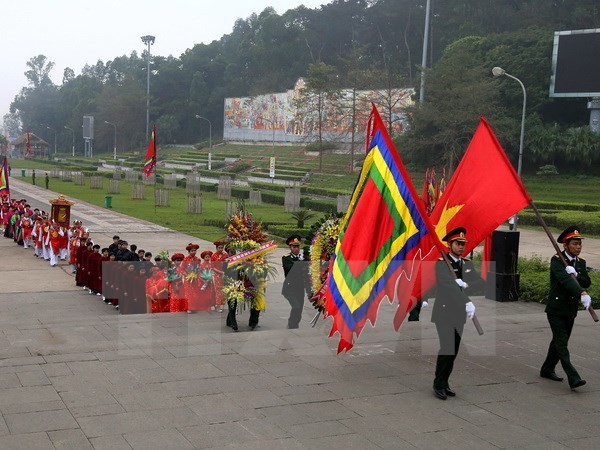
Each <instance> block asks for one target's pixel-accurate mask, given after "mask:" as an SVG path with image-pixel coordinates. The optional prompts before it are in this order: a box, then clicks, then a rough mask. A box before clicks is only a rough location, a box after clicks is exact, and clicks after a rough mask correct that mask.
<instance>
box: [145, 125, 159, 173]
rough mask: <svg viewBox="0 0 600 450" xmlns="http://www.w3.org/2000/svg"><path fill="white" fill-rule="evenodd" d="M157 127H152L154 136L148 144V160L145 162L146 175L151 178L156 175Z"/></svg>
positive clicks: (152, 135)
mask: <svg viewBox="0 0 600 450" xmlns="http://www.w3.org/2000/svg"><path fill="white" fill-rule="evenodd" d="M157 148H158V147H157V143H156V125H152V134H151V136H150V142H148V150H146V159H145V162H144V175H145V176H147V177H149V176H150V175H152V174H153V173H154V168H155V167H156V153H157Z"/></svg>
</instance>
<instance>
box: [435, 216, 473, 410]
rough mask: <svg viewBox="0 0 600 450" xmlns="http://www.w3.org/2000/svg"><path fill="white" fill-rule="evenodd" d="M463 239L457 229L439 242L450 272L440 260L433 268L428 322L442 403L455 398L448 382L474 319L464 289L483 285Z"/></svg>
mask: <svg viewBox="0 0 600 450" xmlns="http://www.w3.org/2000/svg"><path fill="white" fill-rule="evenodd" d="M466 235H467V230H466V229H465V228H463V227H459V228H455V229H453V230H452V231H450V232H449V233H448V234H447V235H446V236H444V237H443V238H442V241H445V242H447V243H448V250H449V252H448V253H447V254H446V255H445V258H447V260H448V261H449V262H450V265H451V266H452V271H451V270H450V268H449V267H448V264H447V262H446V261H445V260H444V258H440V259H439V260H438V261H437V263H436V266H435V276H436V287H437V294H436V297H435V303H434V305H433V311H432V313H431V321H432V322H433V323H435V327H436V330H437V333H438V338H439V341H440V351H439V353H438V357H437V362H436V366H435V379H434V381H433V393H434V395H435V396H436V397H437V398H439V399H441V400H446V399H447V398H448V397H454V396H455V395H456V393H455V392H454V391H453V390H452V389H451V388H450V385H449V383H448V379H449V378H450V374H451V373H452V369H453V368H454V360H455V359H456V355H457V354H458V350H459V348H460V340H461V337H462V333H463V328H464V326H465V322H466V319H467V318H469V319H472V318H473V316H474V315H475V305H473V303H472V302H471V299H469V296H468V295H467V294H466V293H465V289H467V288H468V287H477V286H481V285H483V280H482V279H481V278H480V277H479V275H478V274H477V272H475V268H474V267H473V263H472V262H471V260H470V259H468V258H463V257H462V254H463V252H464V250H465V244H466V242H467V238H466Z"/></svg>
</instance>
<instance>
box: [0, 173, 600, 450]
mask: <svg viewBox="0 0 600 450" xmlns="http://www.w3.org/2000/svg"><path fill="white" fill-rule="evenodd" d="M18 184H19V183H17V182H15V183H13V185H14V186H15V187H16V189H19V188H20V187H19V186H18ZM21 184H24V183H21ZM25 187H27V185H26V186H25ZM29 194H32V198H34V196H37V197H35V198H37V199H38V200H37V201H39V202H40V204H41V203H42V202H45V201H47V200H48V199H49V198H53V197H55V196H56V194H55V193H52V192H49V191H46V190H45V189H40V188H34V189H31V190H30V191H27V194H25V192H24V196H28V197H29ZM80 206H81V207H82V208H83V205H80ZM86 208H87V207H86ZM86 208H83V209H82V210H81V211H82V212H81V214H83V215H86V217H87V220H89V221H90V224H91V227H92V228H95V229H96V231H95V233H94V231H93V233H94V234H95V235H96V236H98V240H99V241H100V242H106V243H108V242H109V241H110V237H111V236H112V234H113V231H117V230H114V229H113V228H112V226H113V225H111V228H102V227H104V226H106V224H107V223H112V221H113V219H119V218H120V216H119V215H118V214H115V213H113V212H112V211H109V210H104V209H102V208H100V209H98V208H95V207H90V208H89V209H86ZM98 211H100V213H98ZM78 213H79V212H78ZM93 221H96V222H93ZM102 222H105V223H102ZM123 223H124V227H125V228H123V229H122V230H123V231H124V232H121V231H120V230H119V233H120V234H122V235H123V234H125V235H126V238H128V239H129V241H130V242H134V239H132V238H129V237H128V234H129V233H131V235H132V236H135V240H136V241H137V242H138V243H141V244H142V245H145V246H148V248H149V249H150V250H154V249H155V248H165V249H169V250H170V251H174V250H176V249H181V248H182V247H183V246H185V244H187V243H188V242H190V240H192V239H193V238H192V237H191V236H188V235H185V234H182V233H175V232H172V231H168V230H162V229H153V228H152V226H150V225H147V224H145V223H143V222H141V221H136V220H135V219H128V220H127V221H124V222H123ZM96 225H97V227H96ZM99 230H106V231H102V232H100V231H99ZM196 241H199V240H196ZM201 243H202V245H204V244H205V243H206V245H209V244H210V243H207V242H205V241H201ZM150 245H151V246H150ZM548 247H549V246H548V243H547V241H546V238H545V237H544V236H542V235H541V234H540V233H536V232H533V231H531V232H530V231H529V230H525V231H523V232H522V239H521V249H520V252H521V254H533V253H537V252H538V251H539V250H540V249H541V250H542V251H544V252H546V251H547V249H548ZM207 248H208V247H207ZM281 253H283V250H279V254H275V255H274V261H275V262H276V263H278V258H279V256H280V255H281ZM552 253H553V251H550V252H549V253H548V254H547V255H546V254H543V256H544V257H548V256H550V255H551V254H552ZM584 253H585V254H586V256H588V255H589V257H588V261H590V262H591V261H595V258H598V262H600V240H596V239H586V241H585V242H584ZM0 254H2V256H3V258H2V260H1V261H2V262H1V263H0V264H1V272H0V274H1V275H0V276H1V277H2V286H3V290H2V292H0V308H1V310H2V312H3V314H2V316H1V317H0V344H2V345H0V413H1V414H2V420H1V421H0V448H2V449H4V448H19V449H21V448H27V449H30V448H32V449H34V448H95V449H101V448H110V449H118V448H127V449H131V448H140V449H148V448H161V449H162V448H239V447H240V446H243V447H244V448H245V449H253V448H256V449H261V450H262V449H270V448H273V449H280V448H319V449H321V448H332V449H333V448H335V449H339V448H344V447H347V448H361V449H366V448H369V449H370V448H386V449H387V448H444V449H450V448H457V449H459V448H460V449H462V448H467V447H473V448H482V449H485V448H532V449H533V448H544V449H560V448H598V446H600V428H598V426H597V424H598V423H599V421H600V406H598V405H599V400H600V388H599V386H600V358H599V357H598V345H599V344H598V343H599V342H600V341H599V340H598V338H597V334H598V333H599V332H600V330H598V326H599V324H595V323H593V322H592V321H591V319H590V317H589V315H587V314H585V313H581V314H579V316H578V317H577V320H576V325H575V328H574V331H573V335H572V338H571V341H572V345H571V352H572V359H573V362H574V363H575V365H576V366H577V368H578V369H579V370H580V371H581V373H582V375H583V376H584V377H585V378H586V379H587V381H588V384H587V385H586V386H585V387H583V388H581V389H579V391H578V392H572V391H570V390H569V389H568V387H567V385H566V383H555V382H554V383H553V382H551V381H548V380H544V379H541V378H539V365H540V364H541V362H542V361H543V359H544V356H545V352H546V349H547V345H548V342H549V340H550V330H549V328H548V325H547V322H546V318H545V315H544V313H543V306H542V305H539V304H527V303H496V302H493V301H490V300H485V299H483V298H475V299H474V301H475V303H476V304H477V307H478V316H479V318H480V321H481V322H482V324H483V326H484V329H485V331H486V333H485V334H484V335H483V336H478V335H477V334H476V332H475V330H474V329H473V327H472V326H471V325H470V324H468V325H467V327H466V328H465V337H464V346H463V347H462V349H461V354H460V355H459V357H458V359H457V362H456V366H455V370H454V373H453V375H452V378H451V383H452V386H453V387H454V388H455V389H456V390H457V392H458V396H457V397H456V398H453V399H449V400H448V401H446V402H442V401H440V400H438V399H436V398H434V397H433V395H432V392H431V383H432V379H433V371H434V367H435V354H436V352H437V337H436V333H435V327H434V326H433V324H431V323H430V321H429V318H430V314H431V308H429V309H427V310H424V311H423V313H422V321H421V322H414V323H405V324H403V326H402V327H401V328H400V330H399V332H394V331H393V329H392V325H391V324H392V317H393V312H394V306H393V305H388V304H385V303H384V304H382V305H381V307H380V317H379V320H378V323H377V326H376V327H374V328H372V327H367V328H366V329H365V331H364V333H363V335H362V336H361V338H360V340H359V342H358V343H357V345H356V347H355V348H354V349H353V350H352V351H351V352H350V353H348V354H341V355H337V354H336V347H337V341H336V340H335V339H330V338H328V337H327V336H328V333H329V329H330V326H331V323H330V321H322V320H320V321H319V322H318V324H317V326H316V327H315V328H311V327H310V326H309V324H308V322H309V320H310V319H311V318H312V317H313V315H314V310H313V309H312V308H311V307H309V306H306V307H305V309H304V316H303V321H302V324H301V327H300V328H299V329H298V330H287V329H286V328H285V326H286V321H287V316H288V314H289V305H288V303H287V301H286V300H285V299H283V298H282V297H281V295H280V294H279V292H280V290H281V274H280V275H279V278H278V279H277V280H276V281H275V282H273V283H271V284H269V287H268V289H267V302H268V310H267V311H266V313H264V314H261V319H260V325H261V328H260V329H257V330H255V331H249V330H248V329H247V328H246V327H245V325H246V320H247V314H245V315H242V317H241V318H240V321H239V322H240V324H241V325H242V326H241V327H240V332H238V333H234V332H232V331H231V330H230V329H229V328H227V327H225V324H224V321H225V314H219V313H216V312H199V313H196V314H182V313H176V314H157V315H154V316H152V315H136V316H120V315H118V313H117V311H115V309H114V308H111V307H109V306H107V305H105V304H104V303H103V302H102V301H101V300H100V299H98V298H97V297H96V296H90V295H89V294H86V293H85V292H83V290H81V289H78V288H76V287H75V286H74V280H73V275H72V274H71V273H70V271H69V270H68V267H67V266H66V263H64V262H61V264H60V265H59V267H57V268H51V267H50V266H49V265H48V264H47V263H46V262H44V261H41V260H39V259H36V258H34V257H33V256H32V254H31V251H28V250H24V249H22V248H21V247H17V246H15V245H14V244H13V242H12V241H10V240H7V239H4V238H0ZM593 264H596V265H598V266H599V267H600V264H598V263H597V262H594V263H593ZM593 264H590V265H593ZM558 371H559V372H562V371H561V370H560V368H558Z"/></svg>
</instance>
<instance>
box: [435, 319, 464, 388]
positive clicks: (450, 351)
mask: <svg viewBox="0 0 600 450" xmlns="http://www.w3.org/2000/svg"><path fill="white" fill-rule="evenodd" d="M435 328H436V330H437V333H438V338H439V341H440V351H439V352H438V357H437V362H436V365H435V379H434V380H433V388H434V389H448V388H449V387H450V385H449V384H448V380H449V378H450V374H452V369H454V360H455V359H456V355H458V350H459V348H460V340H461V336H462V333H463V328H464V324H463V325H459V326H455V325H447V324H439V323H436V324H435Z"/></svg>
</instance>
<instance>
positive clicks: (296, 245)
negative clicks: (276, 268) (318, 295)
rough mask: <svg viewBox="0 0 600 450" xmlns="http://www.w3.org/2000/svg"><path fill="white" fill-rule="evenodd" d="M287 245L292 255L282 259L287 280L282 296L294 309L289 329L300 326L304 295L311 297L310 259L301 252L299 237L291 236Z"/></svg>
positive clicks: (284, 283) (289, 319) (289, 320)
mask: <svg viewBox="0 0 600 450" xmlns="http://www.w3.org/2000/svg"><path fill="white" fill-rule="evenodd" d="M285 243H286V244H287V245H288V246H289V247H290V253H289V254H287V255H285V256H282V257H281V264H282V265H283V271H284V273H285V280H284V281H283V287H282V289H281V294H282V295H283V296H284V297H285V298H286V299H287V301H288V302H289V303H290V306H291V307H292V309H291V311H290V317H289V318H288V328H290V329H294V328H298V327H299V326H300V320H301V319H302V308H304V294H305V293H306V294H307V295H310V278H309V275H308V261H307V259H308V258H305V255H304V252H303V251H302V250H300V245H301V244H302V241H301V238H300V236H298V235H293V236H290V237H289V238H288V239H287V240H286V241H285Z"/></svg>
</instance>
